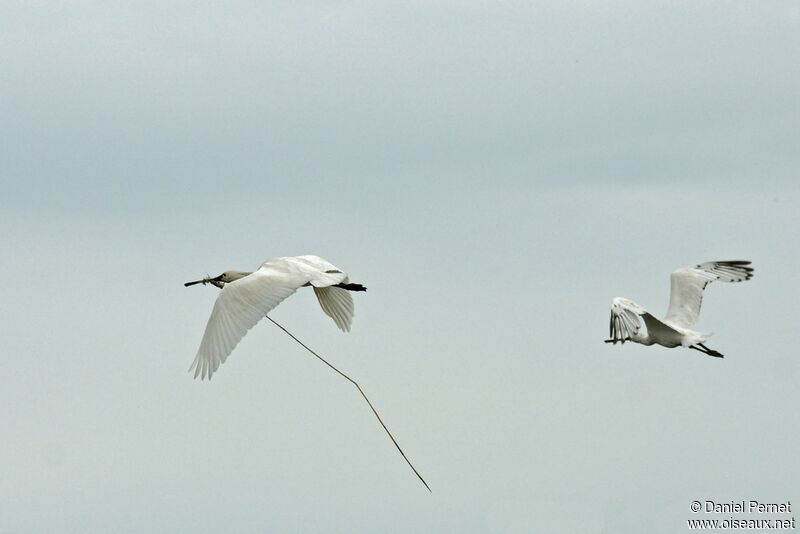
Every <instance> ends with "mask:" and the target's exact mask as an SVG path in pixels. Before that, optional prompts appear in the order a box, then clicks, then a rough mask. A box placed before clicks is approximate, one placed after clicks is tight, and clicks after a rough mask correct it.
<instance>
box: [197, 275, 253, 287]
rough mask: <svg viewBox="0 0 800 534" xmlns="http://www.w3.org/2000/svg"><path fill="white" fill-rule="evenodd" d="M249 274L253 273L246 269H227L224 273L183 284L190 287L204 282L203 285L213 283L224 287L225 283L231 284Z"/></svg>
mask: <svg viewBox="0 0 800 534" xmlns="http://www.w3.org/2000/svg"><path fill="white" fill-rule="evenodd" d="M248 274H251V273H249V272H246V271H225V272H224V273H222V274H221V275H219V276H214V277H211V276H206V277H205V278H203V279H202V280H195V281H194V282H186V283H185V284H183V285H184V286H186V287H189V286H193V285H195V284H203V285H206V284H211V285H212V286H216V287H218V288H220V289H222V287H223V286H224V285H225V284H229V283H231V282H235V281H236V280H238V279H240V278H244V277H245V276H247V275H248Z"/></svg>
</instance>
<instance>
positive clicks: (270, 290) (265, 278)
mask: <svg viewBox="0 0 800 534" xmlns="http://www.w3.org/2000/svg"><path fill="white" fill-rule="evenodd" d="M306 282H307V278H305V277H302V276H298V275H297V274H293V273H291V272H287V271H286V270H284V269H274V268H271V267H270V266H268V265H266V264H265V265H262V267H261V269H259V270H258V271H256V272H254V273H252V274H250V275H248V276H245V277H244V278H241V279H239V280H236V281H235V282H231V283H229V284H225V287H223V288H222V291H221V292H220V294H219V296H218V297H217V301H216V302H215V303H214V309H213V310H212V311H211V316H210V317H209V318H208V324H207V325H206V331H205V333H204V334H203V340H202V341H201V342H200V348H199V349H198V350H197V356H196V357H195V359H194V362H193V363H192V366H191V367H190V368H189V371H190V372H191V371H194V377H195V378H197V377H198V376H199V377H201V378H202V379H205V378H209V379H211V375H213V374H214V372H215V371H216V370H217V369H218V368H219V366H220V364H222V363H223V362H225V360H226V359H227V358H228V356H229V355H230V353H231V352H232V351H233V349H234V348H235V347H236V345H237V344H238V343H239V341H241V339H242V338H243V337H244V336H245V334H246V333H247V332H248V330H250V329H251V328H253V327H254V326H255V325H256V323H258V321H260V320H261V319H263V318H264V316H266V315H267V313H269V312H270V311H271V310H272V309H273V308H275V306H277V305H278V304H280V303H281V301H283V300H284V299H285V298H286V297H288V296H289V295H291V294H292V293H294V292H295V291H296V290H297V289H298V288H299V287H301V286H303V285H304V284H305V283H306Z"/></svg>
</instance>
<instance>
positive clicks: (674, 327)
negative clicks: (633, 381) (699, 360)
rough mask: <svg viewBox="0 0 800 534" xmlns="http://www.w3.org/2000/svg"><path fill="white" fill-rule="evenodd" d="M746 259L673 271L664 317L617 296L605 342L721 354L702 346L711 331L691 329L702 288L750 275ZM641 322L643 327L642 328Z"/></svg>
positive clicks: (711, 354) (750, 268) (700, 302)
mask: <svg viewBox="0 0 800 534" xmlns="http://www.w3.org/2000/svg"><path fill="white" fill-rule="evenodd" d="M749 265H750V262H749V261H742V260H733V261H709V262H706V263H701V264H700V265H695V266H694V267H684V268H682V269H678V270H676V271H674V272H673V273H672V276H671V277H670V281H671V289H670V295H669V309H668V310H667V315H666V317H664V319H663V320H660V319H657V318H656V317H654V316H653V315H651V314H650V313H649V312H648V311H647V310H645V309H644V308H643V307H641V306H640V305H638V304H636V303H635V302H633V301H632V300H629V299H626V298H622V297H617V298H615V299H614V301H613V302H612V304H611V319H610V324H609V337H610V338H611V339H607V340H606V343H614V344H616V343H617V342H621V343H625V342H626V341H633V342H635V343H641V344H643V345H654V344H658V345H662V346H664V347H669V348H672V347H680V346H683V347H688V348H690V349H695V350H699V351H700V352H703V353H705V354H708V355H709V356H714V357H716V358H722V357H723V355H722V354H720V353H719V352H717V351H716V350H713V349H709V348H708V347H706V346H705V345H704V343H705V341H706V340H707V339H708V338H709V337H710V336H711V334H706V333H701V332H697V331H695V330H694V326H695V324H696V323H697V318H698V317H699V315H700V305H701V304H702V302H703V290H704V289H705V288H706V286H707V285H708V284H710V283H711V282H713V281H714V280H719V281H720V282H742V281H744V280H750V278H752V277H753V268H752V267H749ZM642 321H644V326H645V330H642Z"/></svg>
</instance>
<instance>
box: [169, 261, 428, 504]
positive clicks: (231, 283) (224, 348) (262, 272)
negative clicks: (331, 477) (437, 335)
mask: <svg viewBox="0 0 800 534" xmlns="http://www.w3.org/2000/svg"><path fill="white" fill-rule="evenodd" d="M195 284H203V285H206V284H211V285H214V286H216V287H218V288H220V289H222V291H221V292H220V294H219V296H218V297H217V301H216V302H215V303H214V309H213V310H212V311H211V316H210V317H209V318H208V324H206V331H205V333H204V334H203V340H202V341H201V342H200V348H199V349H198V350H197V356H196V357H195V359H194V362H193V363H192V365H191V367H189V372H191V371H194V377H195V378H197V377H198V376H199V377H201V379H205V378H206V377H208V379H209V380H211V376H212V375H213V374H214V372H215V371H216V370H217V369H218V368H219V366H220V365H221V364H222V363H224V362H225V360H226V359H227V358H228V356H230V354H231V352H233V349H234V348H235V347H236V345H237V344H238V343H239V341H241V339H242V338H243V337H244V336H245V334H247V332H248V331H249V330H250V329H251V328H253V327H254V326H255V325H256V323H258V322H259V321H260V320H261V319H262V318H263V317H267V314H268V313H269V312H270V311H272V310H273V309H274V308H275V307H276V306H277V305H278V304H280V303H281V302H282V301H283V300H284V299H285V298H286V297H288V296H290V295H291V294H292V293H294V292H295V291H297V289H299V288H301V287H305V286H311V287H312V288H313V289H314V293H315V294H316V295H317V300H319V304H320V306H322V311H324V312H325V314H326V315H327V316H328V317H330V318H331V319H333V321H334V322H335V323H336V326H338V327H339V328H340V329H341V330H342V331H343V332H348V331H350V325H351V323H352V321H353V297H352V296H351V295H350V291H366V290H367V288H366V287H364V286H362V285H361V284H353V283H351V282H350V280H349V279H348V277H347V274H346V273H345V272H344V271H342V270H341V269H339V268H338V267H336V266H335V265H333V264H332V263H330V262H328V261H326V260H324V259H322V258H320V257H318V256H295V257H285V258H273V259H271V260H267V261H265V262H264V263H262V264H261V267H260V268H259V269H258V270H257V271H255V272H252V273H251V272H246V271H225V272H224V273H222V274H221V275H219V276H216V277H213V278H211V277H206V278H203V279H202V280H195V281H194V282H186V283H185V284H183V285H184V286H186V287H189V286H193V285H195ZM267 319H269V320H270V321H272V322H273V323H274V324H275V325H276V326H277V327H278V328H280V329H281V330H283V331H284V332H286V333H287V334H288V335H289V336H290V337H291V338H292V339H294V340H295V341H297V342H298V343H299V344H300V345H302V346H303V348H305V349H306V350H307V351H309V352H310V353H311V354H313V355H314V356H316V357H317V358H318V359H319V360H320V361H322V362H323V363H324V364H325V365H327V366H328V367H330V368H331V369H333V370H334V371H336V372H337V373H338V374H340V375H341V376H342V377H344V378H345V379H347V380H348V381H349V382H350V383H351V384H353V385H354V386H355V387H356V388H357V389H358V392H359V393H361V396H362V397H364V400H365V401H367V404H368V405H369V407H370V409H371V410H372V413H373V414H375V417H376V418H377V419H378V422H380V424H381V426H382V427H383V429H384V430H385V431H386V434H388V435H389V438H390V439H391V440H392V443H394V446H395V447H396V448H397V450H398V451H399V452H400V455H401V456H402V457H403V459H404V460H405V461H406V463H407V464H408V465H409V467H411V470H412V471H414V474H415V475H417V477H418V478H419V479H420V481H422V483H423V484H424V485H425V487H426V488H428V491H430V490H431V488H430V486H428V483H427V482H425V479H423V478H422V475H420V474H419V472H418V471H417V469H416V468H415V467H414V465H413V464H412V463H411V460H409V459H408V457H407V456H406V454H405V453H404V452H403V449H401V448H400V445H399V444H398V443H397V440H395V439H394V436H393V435H392V433H391V432H390V431H389V429H388V428H387V427H386V424H385V423H384V422H383V419H381V416H380V415H378V411H377V410H376V409H375V407H374V406H373V405H372V403H371V402H370V400H369V398H367V395H366V393H364V390H363V389H361V386H360V385H358V382H356V381H355V380H353V379H352V378H350V377H349V376H347V375H346V374H345V373H343V372H341V371H340V370H339V369H337V368H336V367H334V366H333V365H331V364H330V363H329V362H328V361H327V360H326V359H325V358H323V357H322V356H320V355H319V354H317V353H316V352H314V351H313V350H311V349H310V348H309V347H308V346H307V345H306V344H305V343H303V342H302V341H300V340H299V339H297V338H296V337H295V336H294V335H293V334H292V333H291V332H289V331H288V330H286V329H285V328H284V327H283V326H281V325H280V324H278V323H277V322H276V321H275V320H273V319H272V318H271V317H267Z"/></svg>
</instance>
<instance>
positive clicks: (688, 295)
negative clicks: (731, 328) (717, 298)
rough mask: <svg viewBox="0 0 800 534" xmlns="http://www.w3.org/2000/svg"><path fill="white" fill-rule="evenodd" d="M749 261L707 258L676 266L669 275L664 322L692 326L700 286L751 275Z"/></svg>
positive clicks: (695, 316) (743, 278)
mask: <svg viewBox="0 0 800 534" xmlns="http://www.w3.org/2000/svg"><path fill="white" fill-rule="evenodd" d="M749 265H750V262H749V261H743V260H732V261H709V262H706V263H701V264H700V265H695V266H694V267H684V268H682V269H678V270H676V271H674V272H673V273H672V275H671V276H670V294H669V309H668V310H667V315H666V316H665V317H664V322H665V323H667V324H670V325H675V326H678V327H682V328H694V325H695V324H696V323H697V319H698V317H699V316H700V306H701V305H702V303H703V290H704V289H705V288H706V286H707V285H708V284H710V283H711V282H713V281H714V280H719V281H720V282H742V281H744V280H750V279H751V278H752V277H753V268H752V267H748V266H749Z"/></svg>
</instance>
